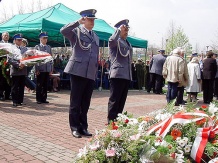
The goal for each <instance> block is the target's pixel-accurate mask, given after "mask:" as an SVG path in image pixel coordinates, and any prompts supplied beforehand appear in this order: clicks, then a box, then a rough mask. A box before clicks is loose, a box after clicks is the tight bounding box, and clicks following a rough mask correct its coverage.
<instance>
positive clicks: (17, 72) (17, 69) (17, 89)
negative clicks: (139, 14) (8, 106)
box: [8, 33, 27, 107]
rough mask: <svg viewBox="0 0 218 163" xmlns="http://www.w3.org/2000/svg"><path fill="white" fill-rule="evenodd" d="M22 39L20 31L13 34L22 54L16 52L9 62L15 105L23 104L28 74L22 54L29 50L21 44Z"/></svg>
mask: <svg viewBox="0 0 218 163" xmlns="http://www.w3.org/2000/svg"><path fill="white" fill-rule="evenodd" d="M22 39H23V38H22V35H21V34H20V33H18V34H15V35H14V36H13V40H14V44H15V45H16V47H17V48H18V49H20V52H21V54H19V55H17V54H16V55H15V54H14V56H13V57H12V58H10V57H8V62H9V63H10V64H11V65H12V66H11V68H10V75H11V76H12V78H11V81H12V85H11V94H12V101H13V106H14V107H17V106H18V105H23V98H24V85H25V76H26V75H27V68H26V66H25V65H24V64H21V63H20V59H22V55H23V54H24V53H25V51H26V50H27V48H26V47H22V46H21V44H22Z"/></svg>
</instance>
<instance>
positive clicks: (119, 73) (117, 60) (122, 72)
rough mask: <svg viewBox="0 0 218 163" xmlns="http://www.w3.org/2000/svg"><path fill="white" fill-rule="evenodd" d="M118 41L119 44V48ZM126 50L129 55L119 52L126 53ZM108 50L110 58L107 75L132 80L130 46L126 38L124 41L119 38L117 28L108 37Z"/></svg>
mask: <svg viewBox="0 0 218 163" xmlns="http://www.w3.org/2000/svg"><path fill="white" fill-rule="evenodd" d="M118 43H119V45H120V50H119V46H118ZM128 50H129V55H128V56H127V57H124V56H122V55H121V53H122V54H123V55H125V54H127V51H128ZM109 52H110V58H111V67H110V74H109V77H110V78H120V79H127V80H132V71H131V63H132V54H133V50H132V46H131V44H130V43H129V42H128V41H127V40H126V41H125V40H123V39H121V38H120V30H119V29H117V30H116V31H115V33H114V34H113V35H112V36H111V37H110V38H109ZM120 52H121V53H120Z"/></svg>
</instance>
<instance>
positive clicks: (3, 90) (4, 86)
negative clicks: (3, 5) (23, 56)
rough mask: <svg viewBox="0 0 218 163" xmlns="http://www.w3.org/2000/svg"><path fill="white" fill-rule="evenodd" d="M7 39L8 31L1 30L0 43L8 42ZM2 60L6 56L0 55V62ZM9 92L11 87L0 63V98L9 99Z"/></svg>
mask: <svg viewBox="0 0 218 163" xmlns="http://www.w3.org/2000/svg"><path fill="white" fill-rule="evenodd" d="M8 40H9V33H8V32H3V33H2V40H1V41H0V43H8ZM2 60H6V56H5V57H0V62H1V61H2ZM10 93H11V87H10V85H9V83H8V82H7V80H6V79H5V77H4V76H3V74H2V67H1V64H0V100H1V101H3V100H11V97H10Z"/></svg>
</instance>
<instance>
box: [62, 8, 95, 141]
mask: <svg viewBox="0 0 218 163" xmlns="http://www.w3.org/2000/svg"><path fill="white" fill-rule="evenodd" d="M95 13H96V10H94V9H91V10H85V11H82V12H80V15H81V16H82V18H81V19H79V20H78V21H76V22H73V23H70V24H67V25H65V26H64V27H62V28H61V30H60V32H61V33H62V34H63V35H64V36H65V37H66V38H68V39H69V41H70V43H71V46H72V48H73V52H72V56H71V58H70V60H69V62H68V63H67V65H66V67H65V70H64V72H66V73H69V74H70V82H71V94H70V108H69V121H70V128H71V132H72V135H73V136H74V137H76V138H81V137H82V135H83V136H92V134H91V133H89V132H88V130H87V129H88V122H87V113H88V110H89V106H90V101H91V96H92V92H93V89H94V84H95V77H96V72H97V69H98V54H99V38H98V36H97V35H96V33H95V32H94V31H93V30H92V29H93V27H94V24H95V23H94V21H95Z"/></svg>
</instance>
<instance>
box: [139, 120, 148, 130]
mask: <svg viewBox="0 0 218 163" xmlns="http://www.w3.org/2000/svg"><path fill="white" fill-rule="evenodd" d="M146 124H147V122H146V121H142V122H141V123H140V124H139V128H138V130H139V131H143V130H144V127H145V125H146Z"/></svg>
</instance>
